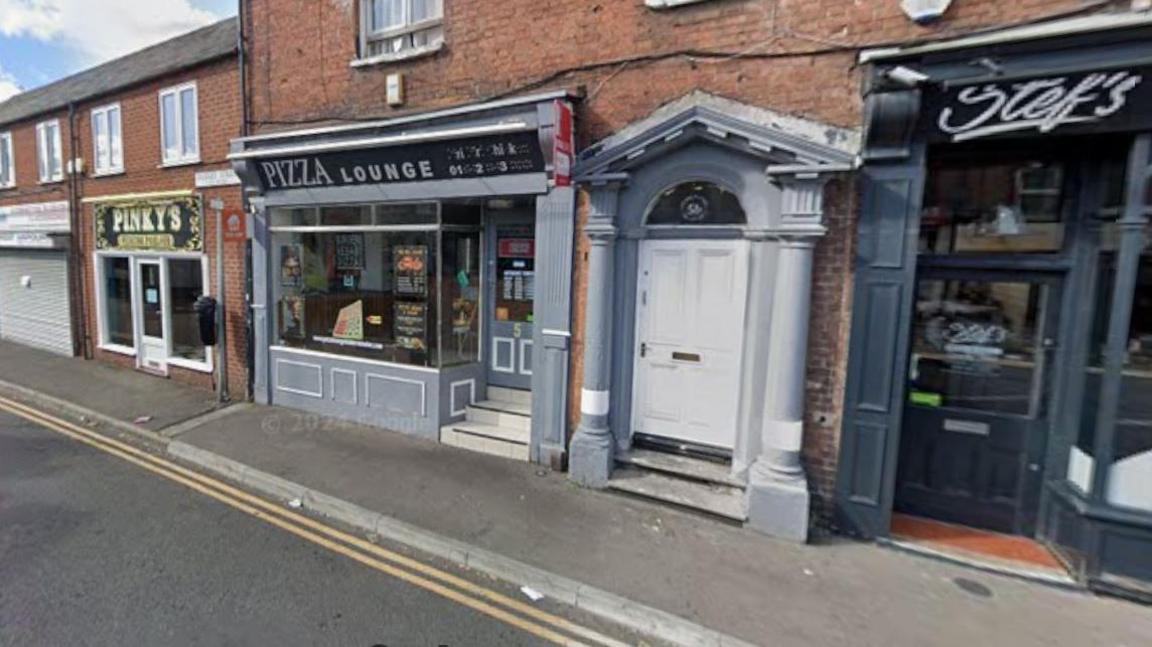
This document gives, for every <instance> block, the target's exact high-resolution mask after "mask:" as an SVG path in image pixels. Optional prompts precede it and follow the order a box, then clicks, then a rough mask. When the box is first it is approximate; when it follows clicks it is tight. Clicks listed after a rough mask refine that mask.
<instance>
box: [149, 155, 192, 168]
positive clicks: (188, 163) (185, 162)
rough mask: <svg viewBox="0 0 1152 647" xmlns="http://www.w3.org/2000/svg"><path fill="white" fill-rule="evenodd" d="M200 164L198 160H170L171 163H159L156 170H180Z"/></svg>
mask: <svg viewBox="0 0 1152 647" xmlns="http://www.w3.org/2000/svg"><path fill="white" fill-rule="evenodd" d="M199 163H200V158H199V157H196V158H192V159H186V160H172V161H171V162H161V163H160V166H158V167H157V168H162V169H163V168H180V167H181V166H193V165H195V164H199Z"/></svg>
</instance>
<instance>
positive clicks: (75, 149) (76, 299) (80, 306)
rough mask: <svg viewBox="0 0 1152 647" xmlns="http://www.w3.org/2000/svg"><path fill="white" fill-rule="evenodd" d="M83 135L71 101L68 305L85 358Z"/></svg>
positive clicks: (88, 350) (77, 347)
mask: <svg viewBox="0 0 1152 647" xmlns="http://www.w3.org/2000/svg"><path fill="white" fill-rule="evenodd" d="M79 150H80V135H79V133H78V132H77V128H76V104H75V103H69V104H68V159H69V162H68V166H69V173H68V226H69V229H70V230H71V235H70V236H69V241H68V243H69V244H68V278H69V281H70V282H71V283H72V285H71V291H72V295H71V298H70V300H69V301H70V303H69V305H70V306H71V308H72V312H73V313H74V314H73V317H72V321H73V326H72V344H73V350H74V351H79V354H80V355H82V356H83V357H84V359H92V339H91V337H90V336H89V334H88V300H87V299H85V298H84V285H85V272H84V252H83V249H82V248H83V237H82V235H81V232H82V228H81V222H82V221H83V217H82V216H83V214H82V213H81V209H83V204H82V203H81V202H80V197H81V196H80V186H81V183H80V179H79V177H78V176H79V173H80V171H79V169H77V168H76V160H77V158H78V157H79V155H78V153H79Z"/></svg>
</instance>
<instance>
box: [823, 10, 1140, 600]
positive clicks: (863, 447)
mask: <svg viewBox="0 0 1152 647" xmlns="http://www.w3.org/2000/svg"><path fill="white" fill-rule="evenodd" d="M1129 18H1130V19H1128V20H1127V21H1125V19H1123V18H1119V19H1118V18H1115V17H1110V18H1107V19H1101V21H1100V22H1099V23H1096V24H1094V23H1093V21H1091V20H1089V21H1080V22H1079V23H1077V25H1076V26H1073V25H1069V26H1067V28H1066V29H1063V30H1062V29H1061V28H1060V26H1059V25H1055V26H1052V27H1051V29H1050V30H1049V31H1048V32H1042V33H1041V34H1040V35H1039V36H1037V33H1036V32H1035V31H1032V32H1030V33H1023V32H1022V33H1015V32H1013V31H1011V30H1010V31H1007V32H1004V33H1001V34H994V35H992V36H986V37H984V38H982V39H981V40H980V42H979V43H978V44H977V43H971V44H968V43H963V42H956V43H951V44H937V45H932V46H926V47H922V48H919V49H916V48H913V49H908V50H904V51H889V52H878V53H874V54H873V55H870V56H867V57H866V58H867V60H866V62H868V63H870V72H869V75H868V76H869V83H868V92H867V99H866V100H867V106H868V123H867V136H866V145H865V153H864V157H865V166H864V175H865V183H864V194H863V195H864V197H863V200H864V203H863V209H862V214H861V223H860V234H859V235H860V240H859V247H858V250H859V252H858V258H857V276H856V288H855V290H856V293H855V301H854V321H853V329H852V349H851V357H850V366H849V382H848V388H847V393H846V402H845V418H844V428H843V439H842V446H841V466H840V470H841V471H840V477H839V481H838V491H837V511H838V515H839V522H840V523H841V525H842V527H844V528H846V529H849V530H851V531H852V532H854V533H857V534H859V535H862V536H867V537H878V538H882V539H884V540H886V541H895V542H903V543H904V544H906V545H907V544H908V543H909V542H911V543H915V542H916V541H919V540H920V539H922V538H923V537H925V536H929V535H932V534H933V533H935V535H936V537H937V538H938V537H940V536H942V535H941V532H944V531H946V533H945V534H948V535H949V536H950V537H961V536H967V535H966V533H968V532H969V531H971V532H972V536H973V537H974V538H975V541H973V542H972V545H976V544H980V543H981V542H983V543H984V544H988V545H1000V544H1003V545H1004V546H1009V547H1011V546H1019V545H1020V544H1018V543H1013V542H1020V541H1025V542H1032V543H1033V544H1034V546H1035V548H1037V549H1039V550H1041V551H1044V552H1045V554H1047V555H1050V556H1051V557H1052V558H1053V559H1052V560H1051V561H1052V564H1053V565H1054V566H1055V567H1056V569H1057V570H1058V571H1059V572H1060V575H1061V576H1063V577H1067V578H1068V579H1070V580H1076V581H1079V582H1081V583H1083V584H1087V585H1089V586H1091V587H1093V588H1096V589H1100V590H1109V591H1116V592H1120V593H1123V594H1126V595H1134V596H1148V595H1150V594H1152V409H1150V408H1149V404H1148V403H1149V401H1150V400H1149V397H1148V396H1147V393H1148V390H1149V389H1150V388H1152V246H1150V242H1149V241H1150V240H1152V239H1150V237H1149V233H1150V232H1152V230H1150V225H1149V216H1150V210H1149V204H1150V197H1152V192H1150V189H1149V173H1150V169H1152V113H1150V112H1149V111H1148V106H1149V105H1152V67H1149V66H1148V59H1147V49H1146V47H1147V42H1148V38H1149V20H1148V19H1147V17H1146V16H1144V17H1143V18H1141V17H1135V18H1131V17H1129ZM1088 27H1091V28H1088ZM933 527H935V528H936V529H935V530H933V529H932V528H933ZM926 529H927V530H926ZM945 543H947V542H945ZM954 543H955V542H954ZM961 552H963V551H961ZM994 552H995V551H993V553H994ZM968 557H971V555H969V554H968V553H964V558H965V559H966V558H968ZM992 557H993V558H994V559H993V561H996V560H999V558H1000V557H1001V555H992ZM1040 561H1043V560H1040ZM996 563H1000V562H999V561H996ZM1035 565H1036V564H1035V563H1031V564H1029V565H1027V566H1025V567H1023V570H1025V571H1029V572H1032V571H1033V570H1035V569H1033V568H1032V567H1033V566H1035ZM1015 567H1016V566H1013V567H1012V568H1015ZM1065 570H1066V572H1064V571H1065Z"/></svg>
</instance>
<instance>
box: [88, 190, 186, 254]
mask: <svg viewBox="0 0 1152 647" xmlns="http://www.w3.org/2000/svg"><path fill="white" fill-rule="evenodd" d="M95 221H96V249H122V250H148V251H164V252H198V251H202V250H203V249H204V236H203V227H202V226H201V209H200V200H199V198H194V197H185V198H172V199H165V200H148V201H141V202H109V203H98V204H96V206H95Z"/></svg>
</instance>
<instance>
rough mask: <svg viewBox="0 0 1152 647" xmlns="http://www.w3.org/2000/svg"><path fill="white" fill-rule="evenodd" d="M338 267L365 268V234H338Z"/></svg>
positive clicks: (344, 268) (346, 268)
mask: <svg viewBox="0 0 1152 647" xmlns="http://www.w3.org/2000/svg"><path fill="white" fill-rule="evenodd" d="M336 269H337V270H361V269H364V234H359V233H352V234H336Z"/></svg>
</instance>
